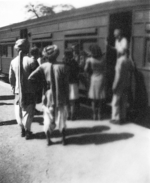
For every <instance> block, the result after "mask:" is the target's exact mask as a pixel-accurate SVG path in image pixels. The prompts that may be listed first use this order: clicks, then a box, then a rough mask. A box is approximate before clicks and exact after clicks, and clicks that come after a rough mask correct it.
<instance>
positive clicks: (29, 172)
mask: <svg viewBox="0 0 150 183" xmlns="http://www.w3.org/2000/svg"><path fill="white" fill-rule="evenodd" d="M13 98H14V96H13V95H12V93H11V87H10V85H9V84H7V83H4V82H2V81H0V182H1V183H14V182H15V183H27V182H28V183H49V182H52V183H91V182H93V183H149V182H150V128H149V123H150V116H149V115H147V116H145V118H142V119H141V121H139V123H135V122H133V121H128V123H126V124H124V125H114V124H111V123H110V122H109V117H108V118H107V117H106V118H105V119H103V120H99V121H94V120H92V119H90V114H89V113H90V111H88V110H87V109H86V108H85V109H82V110H83V111H82V112H83V118H82V119H78V120H76V121H67V132H66V133H67V136H66V142H67V144H66V146H63V145H62V144H61V135H60V134H59V131H58V129H56V130H55V131H54V134H53V136H52V141H53V145H51V146H49V147H48V146H47V145H46V139H45V135H44V133H43V119H42V115H35V117H34V120H33V123H32V132H33V137H34V138H33V139H31V140H25V139H24V138H21V136H20V129H19V127H18V125H17V124H16V121H15V115H14V106H13ZM38 107H40V106H38ZM84 114H85V115H87V116H89V118H88V119H86V118H85V115H84ZM144 120H145V122H144Z"/></svg>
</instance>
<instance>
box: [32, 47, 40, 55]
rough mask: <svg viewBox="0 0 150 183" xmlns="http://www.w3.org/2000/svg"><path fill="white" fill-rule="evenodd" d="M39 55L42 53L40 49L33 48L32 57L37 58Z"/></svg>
mask: <svg viewBox="0 0 150 183" xmlns="http://www.w3.org/2000/svg"><path fill="white" fill-rule="evenodd" d="M39 53H40V51H39V49H38V47H36V46H34V47H32V48H31V50H30V54H31V55H32V56H37V55H39Z"/></svg>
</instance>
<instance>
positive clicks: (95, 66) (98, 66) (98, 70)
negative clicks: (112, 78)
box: [87, 57, 105, 77]
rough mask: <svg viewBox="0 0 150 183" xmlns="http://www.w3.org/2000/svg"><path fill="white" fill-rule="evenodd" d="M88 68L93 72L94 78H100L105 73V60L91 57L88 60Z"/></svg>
mask: <svg viewBox="0 0 150 183" xmlns="http://www.w3.org/2000/svg"><path fill="white" fill-rule="evenodd" d="M87 65H88V66H87V67H89V70H91V73H92V76H94V77H99V76H101V75H103V74H104V72H105V60H104V58H103V57H102V58H100V59H96V58H93V57H90V58H88V59H87Z"/></svg>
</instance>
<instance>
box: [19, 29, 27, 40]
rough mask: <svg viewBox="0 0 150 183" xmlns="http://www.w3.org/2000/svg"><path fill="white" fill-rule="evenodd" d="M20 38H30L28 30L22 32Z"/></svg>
mask: <svg viewBox="0 0 150 183" xmlns="http://www.w3.org/2000/svg"><path fill="white" fill-rule="evenodd" d="M20 38H25V39H27V38H28V30H27V29H22V30H20Z"/></svg>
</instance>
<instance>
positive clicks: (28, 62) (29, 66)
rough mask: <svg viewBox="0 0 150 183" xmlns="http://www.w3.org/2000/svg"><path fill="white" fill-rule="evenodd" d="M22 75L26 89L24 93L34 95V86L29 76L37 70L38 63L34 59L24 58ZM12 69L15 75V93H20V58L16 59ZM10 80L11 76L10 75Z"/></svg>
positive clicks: (12, 63) (13, 61)
mask: <svg viewBox="0 0 150 183" xmlns="http://www.w3.org/2000/svg"><path fill="white" fill-rule="evenodd" d="M22 66H23V67H22V71H23V72H22V74H23V87H24V88H25V90H24V93H33V92H34V85H33V84H32V83H31V82H30V81H29V80H28V77H29V75H30V74H31V72H32V71H33V70H35V69H36V67H37V66H38V65H37V63H36V62H35V61H34V59H32V58H29V57H28V56H24V57H23V61H22ZM11 68H12V70H13V71H14V74H15V83H14V84H15V93H19V85H18V83H19V81H18V76H19V69H18V68H19V59H18V56H17V57H16V58H14V59H13V60H12V62H11ZM10 79H13V78H11V74H10Z"/></svg>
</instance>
